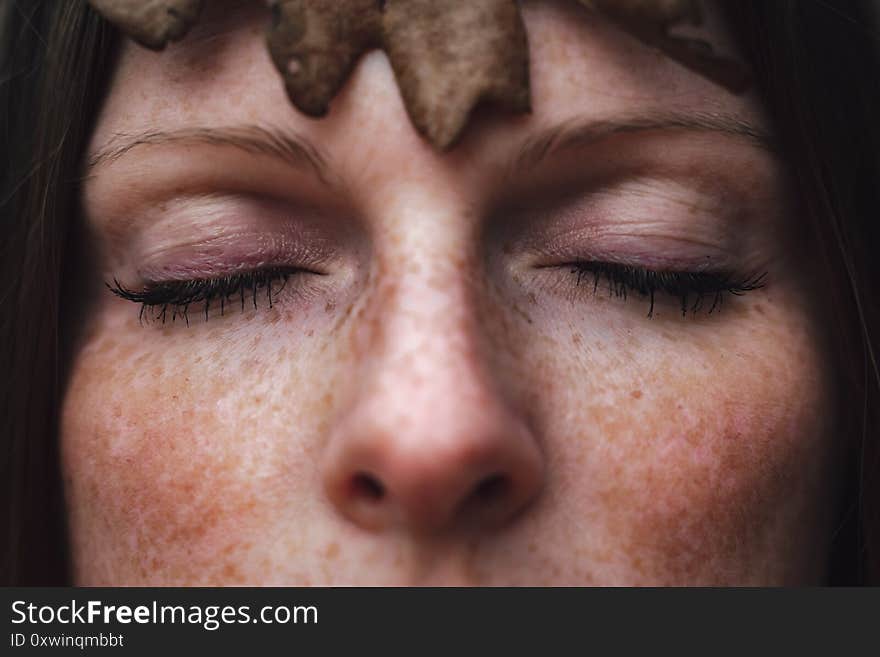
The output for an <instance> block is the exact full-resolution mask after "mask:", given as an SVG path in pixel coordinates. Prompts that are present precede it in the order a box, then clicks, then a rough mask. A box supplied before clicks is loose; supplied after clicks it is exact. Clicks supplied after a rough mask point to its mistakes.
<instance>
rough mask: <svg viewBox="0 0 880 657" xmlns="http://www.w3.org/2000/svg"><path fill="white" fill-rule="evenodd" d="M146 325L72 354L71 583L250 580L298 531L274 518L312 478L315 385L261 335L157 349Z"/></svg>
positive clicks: (68, 446) (66, 421)
mask: <svg viewBox="0 0 880 657" xmlns="http://www.w3.org/2000/svg"><path fill="white" fill-rule="evenodd" d="M145 330H146V329H145ZM156 333H157V335H156V336H153V335H150V334H147V333H145V332H141V333H140V334H139V335H138V336H130V337H129V338H128V339H126V338H123V339H100V338H98V339H95V340H93V341H92V342H91V343H90V344H88V345H86V346H85V348H83V349H82V350H81V352H80V353H79V355H78V357H77V359H76V360H75V362H74V367H73V373H72V377H71V380H70V384H69V388H68V394H67V396H66V398H65V401H64V405H63V409H62V433H61V438H62V449H63V467H64V473H65V479H66V494H67V502H68V506H69V510H70V520H71V536H72V537H73V549H74V562H75V563H76V571H77V577H78V581H80V583H89V584H99V583H105V584H106V583H127V584H132V583H144V582H152V583H159V582H177V583H211V582H215V583H216V582H220V581H222V582H226V583H234V582H237V581H238V582H243V581H245V580H250V581H253V580H254V577H253V573H252V572H249V569H251V570H253V569H257V568H260V564H263V565H264V566H265V565H266V564H267V563H269V562H271V561H272V560H274V559H276V558H281V557H284V556H290V553H291V552H295V551H296V549H297V541H298V538H297V537H301V536H302V534H303V533H302V532H283V528H284V527H285V526H286V525H287V524H288V523H291V522H293V521H294V518H295V519H296V521H297V522H301V521H302V518H303V514H302V511H301V510H298V509H297V504H296V502H298V501H299V500H300V499H301V498H302V492H303V490H304V489H305V488H307V487H310V486H311V487H313V486H314V483H313V482H311V481H310V480H309V475H310V474H311V473H312V472H314V466H313V465H311V462H312V458H313V453H312V450H313V447H314V442H313V440H312V438H313V436H314V435H316V434H317V432H318V431H319V429H318V428H317V422H318V419H317V418H320V417H322V416H323V414H325V411H322V410H321V405H322V404H326V400H325V399H324V395H325V393H324V392H323V391H322V390H321V389H320V388H321V387H320V385H304V383H303V382H304V381H305V380H306V373H307V372H308V371H310V370H309V368H308V367H307V366H305V365H304V364H303V365H301V366H296V365H294V364H295V363H302V362H304V361H307V360H308V359H306V358H297V357H294V356H292V355H291V354H290V353H287V352H286V351H285V349H284V348H283V347H273V348H272V350H271V353H269V352H267V351H266V349H264V348H261V346H260V345H259V344H255V342H256V343H259V342H260V341H261V336H260V335H254V336H247V337H244V338H242V339H241V340H239V341H237V342H233V343H229V342H226V343H225V346H224V347H222V348H221V347H209V346H207V345H216V344H218V340H213V339H210V338H205V337H201V338H193V339H192V340H190V344H185V345H182V346H179V347H175V348H173V349H169V350H165V349H162V348H159V345H157V344H156V342H155V341H156V340H157V339H161V338H162V337H163V336H161V335H158V332H156ZM262 339H265V340H268V339H269V338H268V337H267V336H262ZM184 340H188V338H184V339H178V340H176V342H181V341H184ZM169 342H170V341H169ZM289 342H290V341H289V340H288V341H287V343H289ZM283 343H284V342H283V341H282V342H281V344H283ZM276 344H278V343H276ZM300 351H301V352H306V351H307V350H306V349H305V347H302V346H300ZM281 352H285V353H281ZM255 353H259V354H260V357H259V358H256V357H255V356H254V354H255ZM157 354H161V355H158V356H157ZM270 382H271V383H270ZM291 400H296V401H295V402H292V401H291ZM282 535H283V537H284V540H283V541H281V540H280V537H281V536H282ZM276 539H277V540H276ZM273 546H274V551H273V549H272V547H273ZM279 551H281V552H283V554H278V552H279Z"/></svg>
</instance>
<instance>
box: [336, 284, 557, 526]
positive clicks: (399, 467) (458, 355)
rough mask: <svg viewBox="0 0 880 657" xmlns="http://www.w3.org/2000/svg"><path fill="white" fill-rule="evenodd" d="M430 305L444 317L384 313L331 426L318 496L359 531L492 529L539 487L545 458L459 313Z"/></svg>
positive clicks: (505, 521) (506, 520) (509, 518)
mask: <svg viewBox="0 0 880 657" xmlns="http://www.w3.org/2000/svg"><path fill="white" fill-rule="evenodd" d="M399 301H400V304H399V305H406V300H405V299H400V300H399ZM421 303H422V304H423V303H424V298H422V299H421ZM416 305H418V304H416ZM440 305H442V304H440ZM459 308H460V306H459ZM439 310H440V312H439V315H442V316H444V317H445V318H446V319H445V320H440V319H438V313H424V314H420V313H419V312H417V311H413V309H412V307H410V308H409V309H408V312H405V313H402V315H403V317H404V319H400V318H397V317H395V314H396V313H395V312H393V311H392V312H388V310H387V309H385V312H383V313H382V315H383V317H384V319H385V324H384V326H385V328H384V331H383V333H384V335H383V337H382V338H381V339H379V340H378V344H379V346H378V348H377V350H378V352H379V353H372V354H369V357H368V360H369V361H371V363H372V364H371V367H370V369H369V370H368V373H367V374H365V375H364V376H363V378H362V379H361V380H360V382H359V384H358V392H357V393H355V400H354V402H353V403H352V404H350V406H349V409H348V412H347V413H346V414H345V415H344V416H343V417H342V418H341V420H340V421H339V422H338V423H337V424H336V426H335V427H334V429H333V430H332V431H331V434H330V437H329V441H328V446H327V449H326V451H325V462H324V467H323V472H322V475H323V480H324V487H325V491H326V493H327V496H328V497H329V499H330V500H331V502H332V504H333V505H334V507H335V508H336V509H337V510H338V511H339V512H340V513H341V514H342V515H343V516H344V517H345V518H347V519H348V520H349V521H351V522H353V523H355V524H356V525H358V526H360V527H362V528H364V529H367V530H371V531H379V530H384V529H389V528H396V529H403V530H405V531H408V532H411V533H413V534H420V535H425V534H438V533H447V534H448V533H454V532H456V531H473V530H479V531H489V530H492V529H496V528H499V527H502V526H504V525H506V524H508V523H510V522H511V521H513V520H514V518H516V517H517V515H518V514H519V513H520V512H521V511H523V510H524V509H525V508H526V507H527V506H528V505H529V504H530V502H531V501H532V500H533V499H534V498H535V497H536V496H537V495H538V493H539V491H540V490H541V488H542V485H543V479H544V459H543V454H542V452H541V450H540V448H539V445H538V442H537V441H536V439H535V436H534V435H533V432H532V431H531V430H530V428H529V426H528V422H527V420H526V419H525V418H524V417H523V416H522V415H521V414H519V413H518V412H517V411H516V409H515V408H514V406H513V405H511V404H510V403H509V402H508V401H507V400H506V399H505V396H504V395H503V394H502V393H501V392H500V389H499V386H498V385H496V383H497V380H498V377H497V376H495V377H493V376H492V374H491V373H490V372H489V368H488V367H487V366H486V365H485V362H486V359H484V358H480V357H479V356H480V354H481V351H480V349H479V348H477V345H476V343H477V342H478V335H477V332H476V331H473V330H470V329H468V328H467V325H468V321H467V320H466V319H463V316H464V315H463V313H462V312H460V311H459V312H458V313H451V314H452V315H457V316H458V318H459V319H457V320H456V319H452V320H450V319H449V317H450V314H449V313H445V312H442V309H439ZM371 324H372V325H373V326H375V325H376V324H375V323H371ZM367 342H369V343H372V344H376V343H377V340H376V336H371V337H370V339H368V340H367ZM484 351H485V350H484ZM483 355H485V353H483Z"/></svg>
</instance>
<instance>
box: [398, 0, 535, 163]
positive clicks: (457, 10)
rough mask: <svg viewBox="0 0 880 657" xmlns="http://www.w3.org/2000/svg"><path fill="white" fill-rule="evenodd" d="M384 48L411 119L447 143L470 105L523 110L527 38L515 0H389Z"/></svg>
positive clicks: (438, 141) (458, 130)
mask: <svg viewBox="0 0 880 657" xmlns="http://www.w3.org/2000/svg"><path fill="white" fill-rule="evenodd" d="M383 25H384V47H385V52H386V53H387V54H388V58H389V60H390V61H391V66H392V68H393V69H394V74H395V76H396V77H397V83H398V85H399V86H400V92H401V95H402V96H403V99H404V103H405V105H406V108H407V111H408V112H409V115H410V118H411V119H412V122H413V124H414V125H415V126H416V128H417V129H418V130H419V132H421V133H422V134H423V135H425V136H426V137H427V138H428V139H429V140H430V141H431V142H432V143H433V144H434V145H435V146H437V147H438V148H441V149H447V148H449V147H450V146H451V145H452V144H453V143H454V142H455V140H456V139H457V138H458V136H459V135H460V134H461V131H462V129H463V128H464V126H465V124H466V123H467V120H468V117H469V116H470V114H471V111H472V110H473V108H474V107H475V106H476V105H478V104H479V103H482V102H487V101H488V102H492V103H493V104H495V105H496V106H499V107H503V108H505V109H508V110H510V111H513V112H528V111H529V109H530V106H531V103H530V94H529V59H528V42H527V40H526V32H525V27H524V26H523V23H522V17H521V16H520V13H519V8H518V7H517V4H516V2H515V1H514V0H484V1H482V2H474V1H473V0H452V1H447V2H436V1H434V0H388V2H387V4H386V6H385V12H384V21H383Z"/></svg>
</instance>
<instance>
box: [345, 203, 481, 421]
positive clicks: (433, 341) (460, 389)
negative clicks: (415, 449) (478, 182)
mask: <svg viewBox="0 0 880 657" xmlns="http://www.w3.org/2000/svg"><path fill="white" fill-rule="evenodd" d="M407 210H410V211H409V212H408V211H407ZM412 210H413V209H412V208H408V207H404V208H402V209H401V210H398V211H397V212H395V214H396V215H398V216H402V217H405V221H406V223H404V221H396V222H394V223H391V222H389V223H390V225H389V227H388V228H387V229H386V230H387V231H388V232H389V233H390V234H389V235H386V236H385V239H383V240H381V244H378V245H377V253H376V260H377V263H378V264H377V266H376V271H375V275H374V282H375V284H374V286H373V290H372V293H371V294H370V295H369V298H368V300H367V302H366V305H367V307H366V308H365V313H366V315H367V316H368V317H369V320H368V321H365V322H362V323H361V325H359V326H357V327H355V329H354V330H355V331H356V342H357V344H358V349H357V350H356V351H357V352H358V353H359V355H361V356H363V357H364V361H365V362H366V363H368V365H369V367H368V372H367V376H369V377H370V379H371V383H372V384H373V385H372V386H371V390H372V392H373V393H376V394H381V393H383V392H387V391H389V390H393V394H392V395H391V397H392V398H391V399H386V400H384V402H383V404H385V408H394V407H395V406H400V407H402V408H398V410H400V411H402V412H403V413H402V414H403V415H404V416H406V415H410V413H406V412H405V411H406V410H407V409H412V408H413V406H412V405H413V404H417V403H429V404H431V405H432V406H436V405H437V404H438V403H439V404H443V403H447V404H453V403H461V400H458V401H456V400H457V399H458V397H468V396H473V395H475V394H478V393H479V390H480V389H482V388H483V387H485V386H486V385H487V384H489V383H490V379H491V373H490V372H489V371H488V365H487V361H486V359H485V356H486V354H485V349H484V344H485V337H484V336H483V335H482V329H481V326H480V323H479V321H478V320H477V314H476V304H477V303H478V302H479V301H478V298H477V297H478V295H479V291H478V290H477V289H475V288H474V286H473V284H472V282H473V280H474V278H475V276H474V271H475V270H476V269H477V268H478V263H477V262H475V258H474V257H473V256H472V255H471V254H470V253H469V252H468V250H469V245H468V240H467V239H465V237H464V235H463V233H464V232H465V227H464V226H461V221H460V219H457V218H456V217H455V216H449V215H455V214H457V213H454V212H453V211H450V210H447V211H445V212H442V213H428V212H426V211H424V210H421V211H412ZM441 227H442V229H440V228H441ZM432 228H433V230H432ZM404 393H405V394H404ZM404 397H406V398H407V399H406V400H404ZM395 402H400V403H399V404H396V403H395ZM399 419H400V420H405V419H406V418H405V417H401V418H399Z"/></svg>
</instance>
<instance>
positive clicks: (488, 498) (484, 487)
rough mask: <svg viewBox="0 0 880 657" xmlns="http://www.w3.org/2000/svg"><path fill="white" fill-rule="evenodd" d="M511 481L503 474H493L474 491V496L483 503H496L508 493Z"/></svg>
mask: <svg viewBox="0 0 880 657" xmlns="http://www.w3.org/2000/svg"><path fill="white" fill-rule="evenodd" d="M509 486H510V481H509V479H508V478H507V477H506V476H505V475H503V474H493V475H490V476H488V477H486V478H485V479H483V480H482V481H481V482H480V483H479V484H477V487H476V489H474V493H473V496H474V497H475V498H476V499H478V500H480V501H481V502H484V503H486V502H490V503H491V502H494V501H495V500H497V499H500V498H501V497H504V495H505V494H506V492H507V489H508V488H509Z"/></svg>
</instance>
